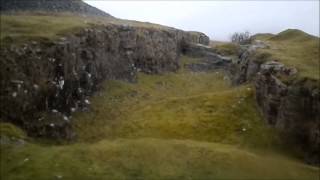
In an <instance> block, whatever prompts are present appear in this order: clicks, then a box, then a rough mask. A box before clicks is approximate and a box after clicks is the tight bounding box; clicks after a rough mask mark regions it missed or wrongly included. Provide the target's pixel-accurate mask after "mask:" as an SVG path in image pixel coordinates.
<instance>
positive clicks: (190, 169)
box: [0, 57, 319, 179]
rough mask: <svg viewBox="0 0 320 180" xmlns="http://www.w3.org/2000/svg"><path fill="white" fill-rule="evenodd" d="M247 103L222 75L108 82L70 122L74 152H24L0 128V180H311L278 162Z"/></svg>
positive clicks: (246, 95)
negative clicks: (89, 108) (74, 136)
mask: <svg viewBox="0 0 320 180" xmlns="http://www.w3.org/2000/svg"><path fill="white" fill-rule="evenodd" d="M182 61H183V63H191V62H195V61H197V59H192V58H187V57H184V58H183V60H182ZM253 95H254V91H252V88H251V87H250V85H244V86H241V87H232V86H230V82H229V80H228V78H227V77H226V76H225V75H224V73H223V72H212V73H201V72H197V73H195V72H190V71H188V70H185V69H182V70H181V71H180V72H178V73H176V74H174V73H169V74H164V75H145V74H139V82H138V83H136V84H130V83H126V82H121V81H109V82H106V84H105V88H104V90H103V91H102V92H101V93H97V94H96V95H95V97H93V98H92V99H91V100H90V101H91V104H92V106H91V110H90V111H89V112H77V113H76V114H73V119H72V121H73V123H74V128H75V130H76V131H77V133H78V140H77V142H74V143H73V144H66V145H48V144H40V143H39V142H37V141H35V140H30V139H29V140H27V142H26V143H22V142H21V140H20V141H19V140H17V138H18V139H27V138H25V137H24V135H23V133H21V131H20V130H17V129H15V128H14V127H13V126H11V125H8V124H4V125H1V126H0V127H1V128H0V130H1V134H2V135H1V136H2V141H1V142H2V145H1V157H2V158H1V166H0V167H1V178H2V179H60V178H63V179H71V178H73V179H223V178H224V179H226V178H227V179H228V178H229V179H317V177H318V171H319V169H318V168H315V167H311V166H307V165H304V164H303V163H301V162H299V161H297V160H295V159H293V158H292V157H290V156H288V155H284V151H285V152H286V153H287V150H284V149H282V146H283V145H282V143H281V140H280V138H279V136H278V133H277V132H275V131H274V130H272V129H271V128H268V127H267V126H265V124H264V121H263V120H262V119H261V117H260V115H259V113H258V112H257V109H256V105H255V101H254V96H253ZM4 137H14V138H13V139H12V138H10V139H11V140H10V139H8V138H4Z"/></svg>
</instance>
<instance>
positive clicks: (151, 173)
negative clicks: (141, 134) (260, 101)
mask: <svg viewBox="0 0 320 180" xmlns="http://www.w3.org/2000/svg"><path fill="white" fill-rule="evenodd" d="M1 157H2V158H1V179H6V180H10V179H33V180H36V179H39V180H40V179H41V180H42V179H59V177H60V178H62V179H114V180H118V179H161V180H162V179H197V180H198V179H239V178H241V179H317V177H318V169H317V168H313V167H310V166H307V165H303V164H300V163H298V162H295V161H293V160H290V159H286V158H283V157H278V156H276V155H273V154H256V153H252V152H248V151H244V150H242V149H239V148H237V147H235V146H230V145H223V144H216V143H208V142H199V141H192V140H163V139H154V138H140V139H116V140H103V141H100V142H98V143H94V144H85V143H79V144H74V145H68V146H51V147H44V146H40V145H36V144H26V145H24V146H23V147H16V146H9V145H5V146H2V147H1Z"/></svg>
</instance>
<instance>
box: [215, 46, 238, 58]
mask: <svg viewBox="0 0 320 180" xmlns="http://www.w3.org/2000/svg"><path fill="white" fill-rule="evenodd" d="M213 49H215V51H216V52H217V53H218V54H221V55H223V56H238V54H239V52H240V46H239V45H238V44H234V43H220V44H217V45H214V46H213Z"/></svg>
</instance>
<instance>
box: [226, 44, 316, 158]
mask: <svg viewBox="0 0 320 180" xmlns="http://www.w3.org/2000/svg"><path fill="white" fill-rule="evenodd" d="M256 49H257V47H255V46H251V47H249V48H248V49H247V50H246V51H245V52H243V53H242V54H241V55H240V58H239V61H238V62H237V63H235V64H233V66H232V68H231V72H232V75H233V82H234V84H241V83H245V82H248V81H252V82H254V84H255V89H256V100H257V104H258V106H259V107H260V110H261V112H262V114H263V116H264V117H265V119H266V121H267V123H268V124H269V125H271V126H273V127H275V128H277V129H279V130H280V131H282V132H283V133H284V135H285V136H286V137H285V138H286V140H287V141H288V142H290V143H293V144H295V147H296V150H297V151H300V152H303V153H304V154H305V160H306V162H308V163H311V164H319V163H320V162H319V159H320V150H319V149H320V88H319V81H318V80H311V79H307V78H303V79H299V78H294V76H295V75H296V73H297V70H296V69H295V68H288V67H286V66H285V65H283V64H281V63H280V62H276V61H267V62H265V61H264V60H265V57H264V55H260V56H256V55H255V50H256ZM288 79H291V80H288Z"/></svg>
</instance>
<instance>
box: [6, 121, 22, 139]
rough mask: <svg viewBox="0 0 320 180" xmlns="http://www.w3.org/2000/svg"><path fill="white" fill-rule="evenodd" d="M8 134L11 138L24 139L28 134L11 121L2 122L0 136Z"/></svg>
mask: <svg viewBox="0 0 320 180" xmlns="http://www.w3.org/2000/svg"><path fill="white" fill-rule="evenodd" d="M3 136H6V137H9V138H17V139H24V138H25V137H26V134H25V133H24V132H23V131H22V130H21V129H20V128H18V127H16V126H14V125H12V124H11V123H3V122H0V138H1V137H3Z"/></svg>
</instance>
